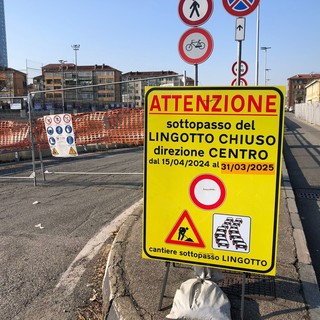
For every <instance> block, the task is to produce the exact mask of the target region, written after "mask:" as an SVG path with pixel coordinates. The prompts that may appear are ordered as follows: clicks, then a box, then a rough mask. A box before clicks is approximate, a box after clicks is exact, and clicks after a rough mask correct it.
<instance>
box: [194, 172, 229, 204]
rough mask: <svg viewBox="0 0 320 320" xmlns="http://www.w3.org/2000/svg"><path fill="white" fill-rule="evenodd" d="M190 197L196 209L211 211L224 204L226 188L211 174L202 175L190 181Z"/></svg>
mask: <svg viewBox="0 0 320 320" xmlns="http://www.w3.org/2000/svg"><path fill="white" fill-rule="evenodd" d="M190 196H191V199H192V201H193V203H194V204H195V205H196V206H197V207H199V208H201V209H205V210H212V209H215V208H218V207H220V206H221V205H222V203H223V202H224V200H225V198H226V188H225V186H224V184H223V182H222V181H221V180H220V179H219V178H218V177H216V176H214V175H212V174H202V175H200V176H198V177H196V178H195V179H194V180H193V181H192V183H191V185H190Z"/></svg>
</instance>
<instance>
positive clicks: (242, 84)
mask: <svg viewBox="0 0 320 320" xmlns="http://www.w3.org/2000/svg"><path fill="white" fill-rule="evenodd" d="M237 80H238V79H237V78H235V79H234V80H233V81H232V82H231V85H232V86H237V85H238V84H237ZM247 85H248V82H247V80H246V79H245V78H240V86H247Z"/></svg>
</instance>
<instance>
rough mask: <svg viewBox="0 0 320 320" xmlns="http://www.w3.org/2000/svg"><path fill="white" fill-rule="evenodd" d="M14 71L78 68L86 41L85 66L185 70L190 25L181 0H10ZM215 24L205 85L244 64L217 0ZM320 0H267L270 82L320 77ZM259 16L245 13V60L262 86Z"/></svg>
mask: <svg viewBox="0 0 320 320" xmlns="http://www.w3.org/2000/svg"><path fill="white" fill-rule="evenodd" d="M4 4H5V16H6V32H7V49H8V64H9V67H11V68H14V69H17V70H21V71H23V72H26V70H27V71H28V74H29V76H35V75H38V74H40V73H41V71H40V69H41V66H43V65H46V64H49V63H58V60H59V59H64V60H67V61H68V62H70V63H74V61H75V55H74V51H73V49H72V48H71V45H72V44H80V50H79V51H78V65H93V64H103V63H104V64H107V65H109V66H111V67H113V68H116V69H118V70H120V71H122V72H129V71H154V70H157V71H159V70H160V71H161V70H172V71H175V72H178V73H183V72H184V71H186V73H187V75H188V76H190V77H192V78H194V66H193V65H192V64H188V63H186V62H185V61H184V60H182V58H181V57H180V54H179V51H178V43H179V39H180V37H181V36H182V34H183V33H184V32H185V31H187V30H188V29H189V28H190V27H189V26H188V25H186V24H185V23H184V22H183V21H182V20H181V19H180V17H179V14H178V4H179V0H135V1H132V0H113V1H112V0H90V1H86V0H64V1H62V0H54V1H53V0H45V1H44V0H28V1H26V0H4ZM213 4H214V9H213V13H212V15H211V17H210V19H209V20H208V21H207V22H206V23H204V24H203V25H202V26H201V28H203V29H206V30H207V31H208V32H209V33H210V34H211V36H212V38H213V41H214V48H213V51H212V54H211V56H210V57H209V58H208V59H207V60H206V61H205V62H203V63H201V64H199V68H198V70H199V85H203V86H206V85H230V84H231V82H232V81H233V80H234V78H235V76H234V75H233V74H232V71H231V67H232V65H233V63H234V62H235V61H236V60H237V42H236V41H235V20H236V18H235V17H234V16H232V15H230V14H229V13H228V12H227V11H226V10H225V9H224V7H223V4H222V0H213ZM319 12H320V1H319V0H305V1H298V0H261V1H260V46H268V47H271V49H269V50H268V51H267V68H268V69H271V70H270V71H269V72H268V76H267V77H268V78H269V79H270V80H269V81H268V84H269V85H287V78H289V77H291V76H293V75H295V74H298V73H311V72H319V73H320V61H319V60H320V58H319V57H320V41H319V40H320V39H319V33H318V23H319V22H318V21H319ZM256 13H257V11H255V12H253V13H251V14H250V15H248V16H246V33H245V41H243V42H242V60H244V61H245V62H247V64H248V66H249V71H248V73H247V74H246V75H245V76H244V78H245V79H246V81H247V82H248V84H249V85H254V82H255V66H256V58H255V57H256V19H257V14H256ZM259 52H260V59H259V61H260V68H259V84H261V85H263V84H264V63H265V60H264V59H265V52H264V51H261V50H259Z"/></svg>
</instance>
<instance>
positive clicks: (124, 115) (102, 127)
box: [0, 108, 144, 152]
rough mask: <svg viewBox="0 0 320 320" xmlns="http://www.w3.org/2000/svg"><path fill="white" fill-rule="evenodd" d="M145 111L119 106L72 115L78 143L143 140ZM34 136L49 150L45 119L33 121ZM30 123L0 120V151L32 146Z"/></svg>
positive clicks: (132, 143) (107, 143)
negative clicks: (120, 107)
mask: <svg viewBox="0 0 320 320" xmlns="http://www.w3.org/2000/svg"><path fill="white" fill-rule="evenodd" d="M143 112H144V111H143V110H142V109H138V108H134V109H126V108H124V109H116V110H109V111H102V112H92V113H79V114H74V115H72V124H73V129H74V134H75V139H76V145H78V146H86V145H90V144H101V145H106V146H109V145H113V144H116V145H119V144H121V145H127V146H137V145H142V144H143V142H144V132H143ZM31 127H32V133H33V139H34V142H35V144H36V145H37V148H40V149H41V150H45V149H49V144H48V139H47V134H46V130H45V124H44V118H43V117H41V118H38V119H35V120H33V121H32V125H31ZM29 133H30V124H29V123H26V122H18V121H0V152H6V151H19V150H26V149H31V141H30V134H29Z"/></svg>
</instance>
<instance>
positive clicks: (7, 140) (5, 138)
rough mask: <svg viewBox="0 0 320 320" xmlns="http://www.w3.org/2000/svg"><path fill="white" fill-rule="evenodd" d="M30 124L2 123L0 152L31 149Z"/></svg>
mask: <svg viewBox="0 0 320 320" xmlns="http://www.w3.org/2000/svg"><path fill="white" fill-rule="evenodd" d="M29 133H30V132H29V123H26V122H19V121H0V151H16V150H25V149H29V148H30V147H31V143H30V136H29Z"/></svg>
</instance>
